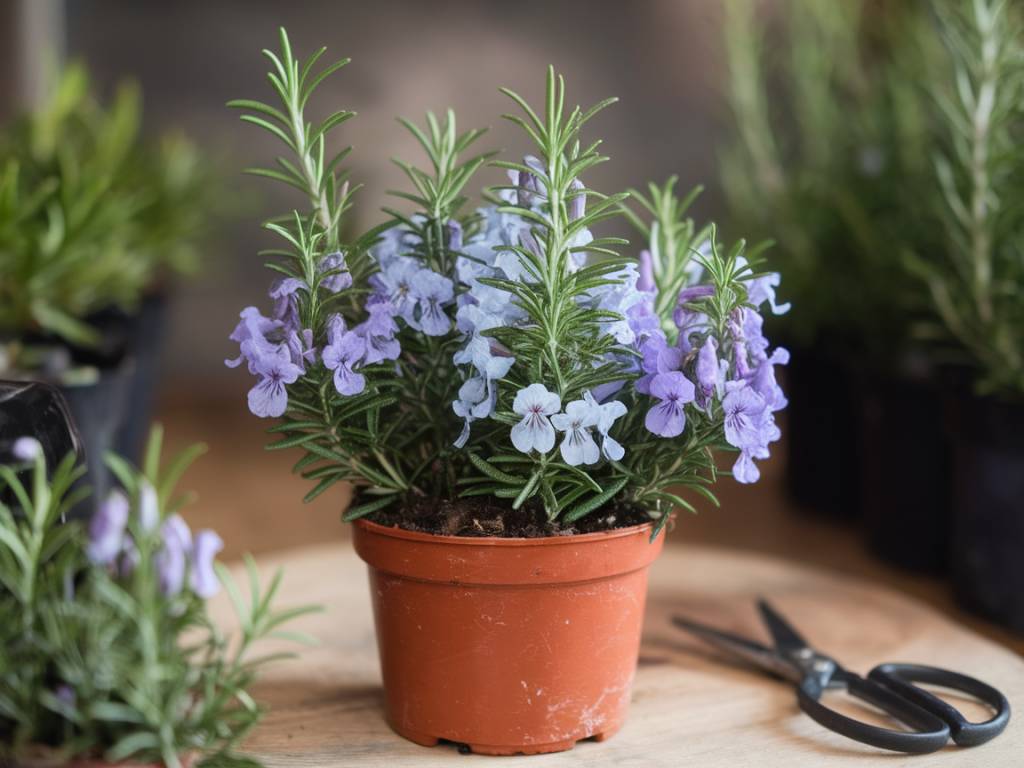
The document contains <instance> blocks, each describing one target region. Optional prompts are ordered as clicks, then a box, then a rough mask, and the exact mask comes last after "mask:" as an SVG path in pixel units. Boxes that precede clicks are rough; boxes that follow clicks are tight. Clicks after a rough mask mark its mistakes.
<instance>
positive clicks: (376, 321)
mask: <svg viewBox="0 0 1024 768" xmlns="http://www.w3.org/2000/svg"><path fill="white" fill-rule="evenodd" d="M366 309H367V311H368V312H369V313H370V316H369V318H367V319H366V320H364V321H363V322H362V323H360V324H359V325H357V326H356V327H355V328H353V329H352V330H353V331H354V332H355V333H357V334H359V335H360V336H362V337H363V339H364V340H365V341H366V356H365V357H364V358H363V362H364V363H366V364H367V365H373V364H374V363H379V362H381V361H382V360H397V359H398V356H399V355H400V354H402V346H401V344H399V342H398V339H396V338H395V334H396V333H398V324H397V323H395V313H396V309H395V306H394V304H392V303H391V302H389V301H378V302H373V303H369V304H367V305H366Z"/></svg>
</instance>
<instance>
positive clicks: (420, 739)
mask: <svg viewBox="0 0 1024 768" xmlns="http://www.w3.org/2000/svg"><path fill="white" fill-rule="evenodd" d="M388 725H389V726H391V730H393V731H394V732H395V733H397V734H398V735H399V736H401V737H402V738H403V739H408V740H409V741H411V742H412V743H413V744H419V745H420V746H421V747H436V746H437V745H438V744H440V743H441V742H442V741H444V742H447V743H449V744H458V745H459V747H460V751H466V750H468V751H469V752H472V753H473V754H474V755H491V756H495V757H506V756H509V755H546V754H550V753H552V752H568V751H569V750H570V749H572V748H573V747H575V746H576V743H577V742H578V741H605V740H607V739H610V738H611V737H612V736H614V735H615V734H616V733H617V732H618V730H619V728H620V727H621V724H620V725H615V726H614V727H611V728H606V729H605V730H603V731H601V732H600V733H594V734H591V735H590V736H582V737H580V738H579V739H567V740H565V741H552V742H549V743H547V744H525V745H524V744H512V745H507V746H506V745H495V744H463V743H462V742H453V741H452V740H451V739H446V738H444V737H443V736H428V735H427V734H425V733H419V732H417V731H410V730H407V729H405V728H399V727H397V726H396V725H395V724H394V723H392V722H389V723H388ZM463 748H465V749H463Z"/></svg>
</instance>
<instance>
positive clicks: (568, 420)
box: [551, 400, 601, 467]
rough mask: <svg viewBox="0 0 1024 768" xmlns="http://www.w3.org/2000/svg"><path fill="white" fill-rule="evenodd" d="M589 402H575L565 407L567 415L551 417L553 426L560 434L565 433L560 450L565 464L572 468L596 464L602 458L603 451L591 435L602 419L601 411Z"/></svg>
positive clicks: (558, 414) (561, 414)
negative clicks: (592, 429)
mask: <svg viewBox="0 0 1024 768" xmlns="http://www.w3.org/2000/svg"><path fill="white" fill-rule="evenodd" d="M591 403H592V401H591V402H588V401H587V400H573V401H572V402H571V403H569V404H568V405H566V406H565V413H556V414H555V415H554V416H552V417H551V424H552V426H554V428H555V429H557V430H558V431H559V432H564V433H565V437H564V438H562V445H561V446H560V450H561V453H562V458H563V459H564V460H565V463H566V464H568V465H570V466H573V467H575V466H578V465H579V464H596V463H597V460H598V459H600V458H601V451H600V450H599V449H598V447H597V443H595V442H594V436H593V435H592V434H591V433H590V428H591V427H596V426H597V422H598V421H599V419H600V416H601V413H600V410H599V409H598V408H597V407H595V405H596V404H594V405H592V404H591Z"/></svg>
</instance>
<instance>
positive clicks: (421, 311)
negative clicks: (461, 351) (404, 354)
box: [406, 269, 455, 336]
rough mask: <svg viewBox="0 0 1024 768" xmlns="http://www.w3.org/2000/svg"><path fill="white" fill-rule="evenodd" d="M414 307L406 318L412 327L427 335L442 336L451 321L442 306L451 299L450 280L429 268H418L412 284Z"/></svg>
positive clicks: (452, 291) (452, 292)
mask: <svg viewBox="0 0 1024 768" xmlns="http://www.w3.org/2000/svg"><path fill="white" fill-rule="evenodd" d="M412 294H413V296H414V298H415V301H416V308H415V310H414V312H413V313H412V316H411V317H407V318H406V320H407V321H408V322H409V325H411V326H412V327H413V328H416V329H417V330H422V331H423V332H424V333H425V334H427V335H428V336H444V335H445V334H446V333H448V331H450V330H451V327H452V322H451V320H449V319H448V315H447V314H445V311H444V309H443V308H442V307H443V306H444V305H445V304H448V303H449V302H451V300H452V299H453V297H454V295H455V293H454V289H453V286H452V281H451V280H449V279H448V278H447V277H444V276H443V275H439V274H437V273H436V272H434V271H432V270H429V269H421V270H419V271H418V272H417V273H416V275H415V277H414V279H413V284H412Z"/></svg>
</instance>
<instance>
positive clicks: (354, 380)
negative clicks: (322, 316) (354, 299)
mask: <svg viewBox="0 0 1024 768" xmlns="http://www.w3.org/2000/svg"><path fill="white" fill-rule="evenodd" d="M327 334H328V344H327V346H325V347H324V351H323V361H324V365H325V366H326V367H327V369H328V370H330V371H334V388H335V389H336V390H338V394H340V395H345V396H351V395H358V394H359V393H360V392H362V391H363V390H364V389H366V377H365V376H363V374H361V373H357V372H356V368H357V367H358V366H359V364H360V363H361V362H362V360H363V357H364V356H365V355H366V339H364V338H363V337H362V336H360V335H359V334H357V333H356V332H355V331H346V330H345V321H344V320H343V319H342V318H341V316H340V315H334V316H332V318H331V320H330V321H329V324H328V331H327Z"/></svg>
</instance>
